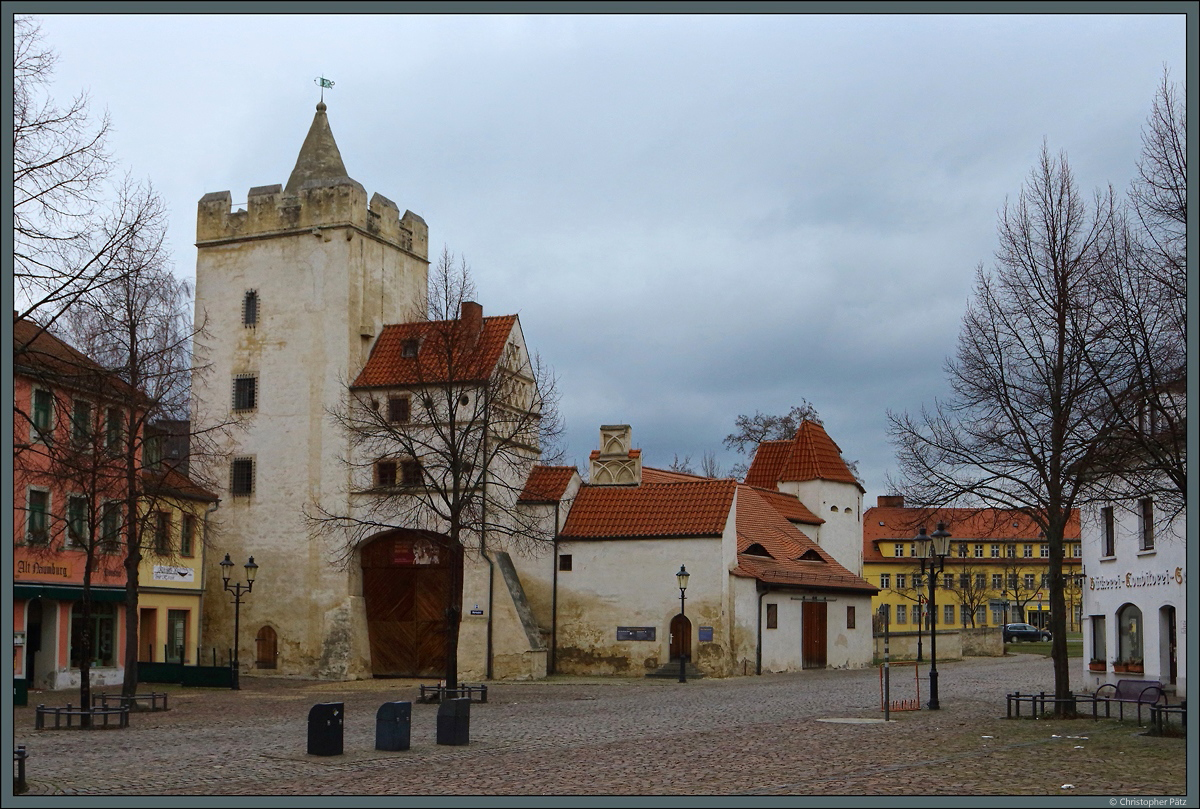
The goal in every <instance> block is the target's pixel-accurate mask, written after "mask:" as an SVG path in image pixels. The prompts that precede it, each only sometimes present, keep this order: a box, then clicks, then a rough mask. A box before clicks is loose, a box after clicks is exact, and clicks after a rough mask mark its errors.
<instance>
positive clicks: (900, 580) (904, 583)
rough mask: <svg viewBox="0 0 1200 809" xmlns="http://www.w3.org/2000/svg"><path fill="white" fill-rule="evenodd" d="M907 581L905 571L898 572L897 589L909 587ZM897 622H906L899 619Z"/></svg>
mask: <svg viewBox="0 0 1200 809" xmlns="http://www.w3.org/2000/svg"><path fill="white" fill-rule="evenodd" d="M907 582H908V580H907V578H906V577H905V575H904V574H903V573H897V574H896V589H897V590H903V589H904V588H905V587H907V586H908V584H907ZM896 623H904V622H903V621H897V622H896Z"/></svg>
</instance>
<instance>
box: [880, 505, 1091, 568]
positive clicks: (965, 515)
mask: <svg viewBox="0 0 1200 809" xmlns="http://www.w3.org/2000/svg"><path fill="white" fill-rule="evenodd" d="M939 522H944V523H946V530H947V531H949V532H950V534H951V537H950V541H951V543H953V542H955V541H972V540H1026V541H1029V542H1042V541H1044V540H1041V539H1039V537H1038V534H1039V533H1040V532H1041V530H1042V529H1041V528H1040V527H1038V524H1037V523H1036V522H1034V521H1033V520H1032V519H1031V518H1030V517H1029V516H1028V515H1026V514H1023V513H1022V512H1020V511H1009V510H1007V509H995V508H942V509H923V508H912V507H908V506H904V507H893V506H875V507H873V508H869V509H867V512H866V513H865V514H863V561H864V562H874V561H883V560H887V561H890V560H891V559H892V557H890V556H884V555H883V554H881V553H880V552H879V546H878V544H879V542H882V541H889V542H896V541H899V542H911V541H912V539H913V538H914V537H915V536H916V535H917V530H918V529H919V528H920V527H921V526H925V528H926V530H927V531H928V532H930V533H932V532H933V530H934V529H935V528H937V524H938V523H939ZM1064 536H1065V538H1066V539H1067V540H1068V541H1070V542H1078V541H1079V538H1080V529H1079V509H1074V510H1073V511H1072V513H1071V519H1070V520H1069V521H1068V522H1067V528H1066V532H1065V534H1064ZM989 558H990V557H989ZM972 561H973V562H983V561H987V560H986V559H974V558H973V557H972Z"/></svg>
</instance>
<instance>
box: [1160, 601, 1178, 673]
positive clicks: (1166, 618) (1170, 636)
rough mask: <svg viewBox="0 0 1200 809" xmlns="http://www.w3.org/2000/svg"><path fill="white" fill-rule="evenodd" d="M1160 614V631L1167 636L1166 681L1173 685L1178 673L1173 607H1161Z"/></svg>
mask: <svg viewBox="0 0 1200 809" xmlns="http://www.w3.org/2000/svg"><path fill="white" fill-rule="evenodd" d="M1162 614H1163V616H1162V617H1163V620H1162V621H1161V622H1160V626H1161V631H1162V632H1163V633H1164V634H1165V635H1166V636H1167V672H1168V675H1169V679H1168V680H1167V682H1169V683H1170V684H1171V685H1175V678H1176V676H1177V675H1178V673H1179V652H1178V644H1177V643H1176V638H1175V608H1174V607H1163V608H1162Z"/></svg>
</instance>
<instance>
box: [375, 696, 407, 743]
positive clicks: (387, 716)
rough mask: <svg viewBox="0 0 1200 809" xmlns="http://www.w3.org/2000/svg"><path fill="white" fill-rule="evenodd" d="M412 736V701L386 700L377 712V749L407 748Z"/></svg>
mask: <svg viewBox="0 0 1200 809" xmlns="http://www.w3.org/2000/svg"><path fill="white" fill-rule="evenodd" d="M411 736H412V703H411V702H385V703H383V704H382V705H380V706H379V711H378V712H376V714H375V749H376V750H407V749H408V743H409V739H410V738H411Z"/></svg>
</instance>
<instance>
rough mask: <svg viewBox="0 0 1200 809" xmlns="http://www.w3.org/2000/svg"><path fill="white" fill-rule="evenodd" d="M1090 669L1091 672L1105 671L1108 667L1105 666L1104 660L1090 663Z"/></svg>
mask: <svg viewBox="0 0 1200 809" xmlns="http://www.w3.org/2000/svg"><path fill="white" fill-rule="evenodd" d="M1088 668H1089V669H1090V670H1091V671H1104V670H1105V668H1107V666H1106V665H1105V663H1104V661H1103V660H1093V661H1091V662H1090V663H1088Z"/></svg>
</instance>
